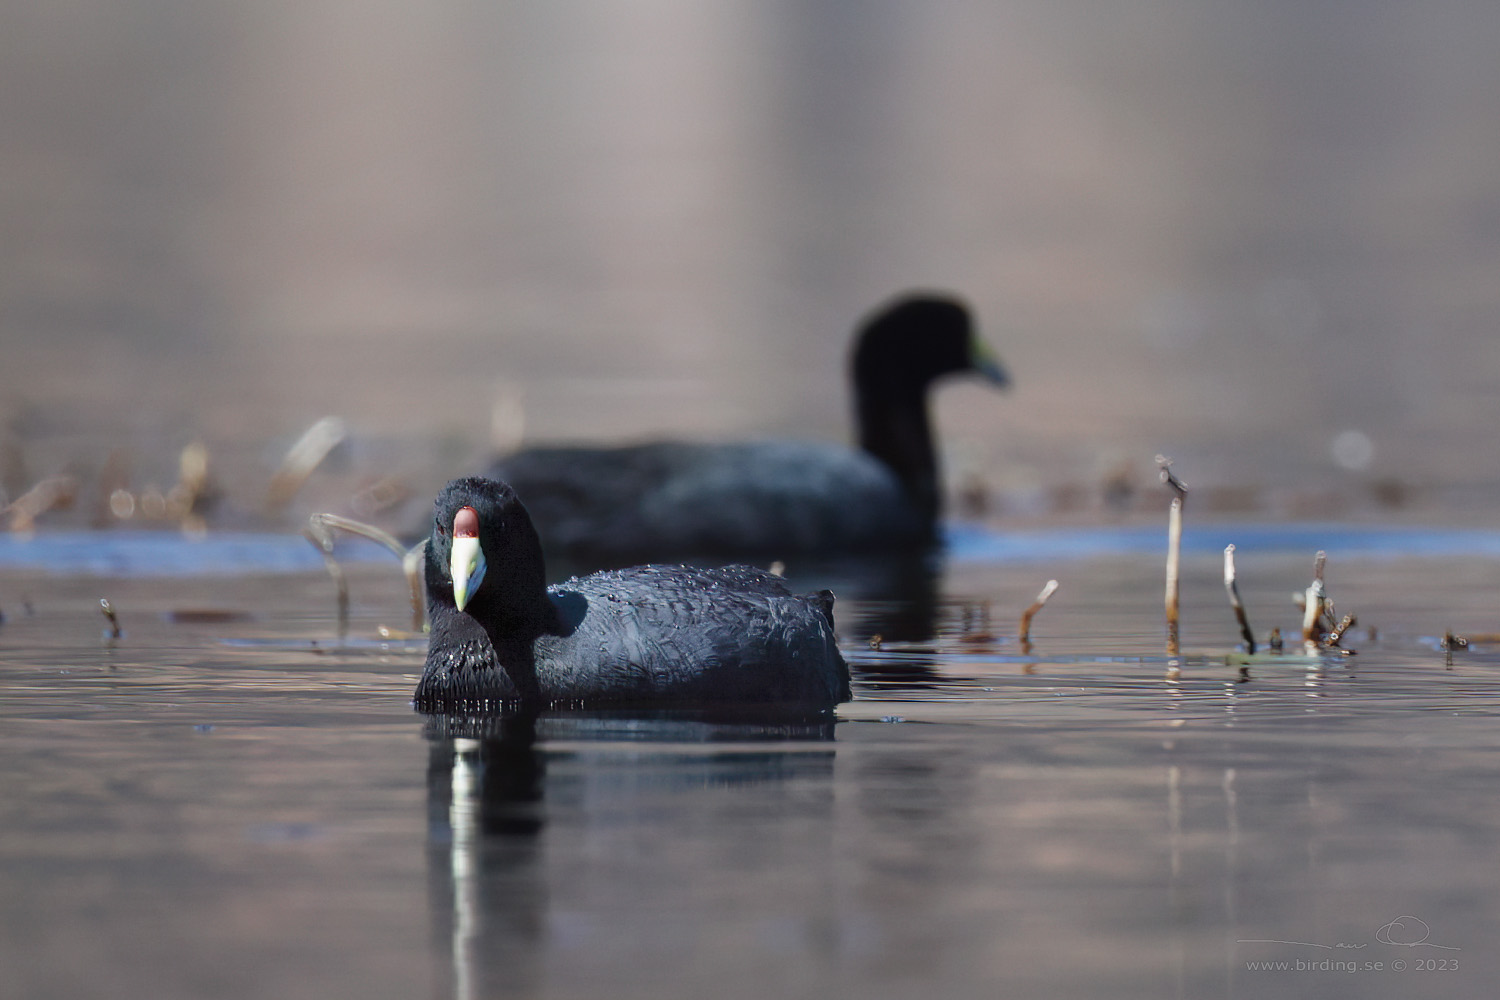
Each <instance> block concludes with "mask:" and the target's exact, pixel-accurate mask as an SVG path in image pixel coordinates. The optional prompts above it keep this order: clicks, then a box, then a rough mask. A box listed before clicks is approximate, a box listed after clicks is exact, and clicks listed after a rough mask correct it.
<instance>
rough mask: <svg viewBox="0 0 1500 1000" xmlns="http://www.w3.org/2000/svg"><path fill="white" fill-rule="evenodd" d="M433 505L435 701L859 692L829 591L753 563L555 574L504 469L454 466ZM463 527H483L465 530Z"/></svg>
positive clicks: (807, 701) (474, 706) (579, 701)
mask: <svg viewBox="0 0 1500 1000" xmlns="http://www.w3.org/2000/svg"><path fill="white" fill-rule="evenodd" d="M466 512H472V514H470V513H466ZM433 514H434V516H433V527H432V534H431V537H430V539H429V542H428V549H427V570H426V580H427V611H428V620H429V623H430V626H431V634H430V637H429V640H428V652H427V663H426V666H425V668H424V670H423V672H422V678H421V680H420V681H419V682H418V684H417V689H416V695H415V703H416V705H417V707H418V708H419V709H421V710H423V711H428V712H444V711H472V710H485V709H496V708H505V707H511V706H521V705H525V706H540V707H579V708H584V707H597V706H608V705H650V706H692V707H714V706H739V705H760V706H777V707H786V708H796V709H801V710H815V711H824V710H828V709H831V708H832V707H833V706H834V705H836V704H838V703H839V702H842V701H846V700H848V698H849V670H848V667H847V666H846V665H845V663H844V659H843V657H842V656H841V655H840V654H839V651H838V647H837V645H836V644H835V641H834V632H833V595H832V594H831V593H829V592H828V591H822V592H820V593H818V594H812V595H808V596H798V595H795V594H793V593H791V591H789V590H788V589H787V588H786V585H785V584H784V583H783V582H782V580H781V579H780V578H779V577H776V576H773V575H771V574H769V573H765V572H763V571H761V570H758V569H754V568H751V567H749V566H727V567H724V568H721V569H697V568H690V567H685V566H637V567H632V568H630V569H623V570H611V571H608V572H604V573H596V574H593V575H591V576H585V577H578V578H574V579H571V580H568V581H566V582H564V583H561V584H558V585H557V586H554V587H551V588H548V587H547V585H546V579H545V565H544V562H543V557H542V549H541V543H540V541H539V540H538V537H537V532H536V529H535V528H534V527H533V526H532V523H531V519H530V517H529V515H528V514H527V509H526V507H525V506H523V505H522V503H521V501H520V500H519V499H518V498H517V496H516V493H515V491H514V490H512V489H511V488H510V487H509V486H507V485H506V484H504V483H499V482H495V481H493V480H488V479H480V478H471V479H459V480H455V481H454V482H452V483H449V484H448V486H447V487H446V488H444V489H443V491H442V492H441V493H440V494H439V495H438V498H437V500H436V502H435V504H434V512H433ZM465 534H471V535H473V536H476V537H475V538H474V540H473V541H470V540H468V539H465V538H461V537H460V538H458V539H457V541H455V536H463V535H465ZM455 553H457V557H456V558H455ZM476 553H477V554H476ZM470 567H477V569H476V570H474V571H472V572H471V568H470ZM456 578H457V579H458V583H457V584H455V579H456Z"/></svg>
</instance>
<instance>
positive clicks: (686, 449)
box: [490, 294, 1008, 565]
mask: <svg viewBox="0 0 1500 1000" xmlns="http://www.w3.org/2000/svg"><path fill="white" fill-rule="evenodd" d="M964 372H968V373H973V374H977V375H981V376H983V377H985V378H987V379H988V380H990V381H991V382H992V383H994V384H996V385H1000V386H1003V385H1006V384H1007V382H1008V377H1007V375H1006V374H1005V372H1004V370H1003V369H1002V368H1001V367H1000V364H999V362H998V361H997V360H996V359H995V357H994V355H993V354H992V353H991V352H990V351H989V350H988V348H987V347H986V346H985V344H984V343H983V341H982V340H981V339H980V338H979V337H978V335H977V333H976V331H975V329H974V325H973V322H972V320H971V317H970V313H969V310H968V308H967V307H966V306H965V305H964V304H963V303H962V302H960V301H959V300H958V299H956V298H953V297H951V296H944V295H934V294H920V295H908V296H904V297H902V298H899V299H896V300H895V301H893V302H891V303H888V304H887V305H885V306H884V307H882V308H880V309H879V310H877V311H876V312H875V313H874V314H872V315H871V316H870V317H869V318H868V319H866V320H865V321H864V322H863V323H862V324H861V325H860V327H859V329H858V331H857V332H856V335H855V341H854V349H853V352H852V356H851V359H850V375H851V380H852V382H853V388H854V403H855V413H856V418H857V423H858V430H859V448H858V449H851V448H848V447H844V446H840V445H835V444H819V443H814V442H798V441H759V442H738V443H725V444H718V443H693V442H683V441H664V442H651V443H646V444H638V445H627V446H622V447H612V448H599V447H545V448H534V449H527V450H524V451H521V452H517V453H515V454H513V455H509V456H507V457H505V458H503V459H501V460H500V461H499V462H497V463H496V464H495V465H494V466H493V468H492V469H491V471H490V475H491V477H492V478H495V479H500V480H503V481H505V482H508V483H510V484H511V485H512V486H514V487H515V489H516V490H517V491H519V492H520V493H521V495H522V496H524V497H525V498H526V503H527V507H528V508H529V509H530V511H531V514H532V517H533V518H534V519H535V522H536V525H537V527H538V529H539V530H540V531H541V533H542V536H543V538H545V539H546V545H547V549H548V552H549V553H551V554H554V555H558V556H563V557H565V558H567V559H569V560H570V561H573V562H576V563H582V564H589V565H621V564H623V563H625V562H630V561H639V560H643V559H646V560H658V559H680V558H703V557H719V558H726V557H732V558H742V559H748V558H754V559H760V560H767V559H777V558H786V557H788V556H791V555H796V554H809V553H823V554H827V553H858V552H876V551H882V550H891V549H912V548H918V547H923V546H927V545H930V544H931V543H932V542H933V541H934V539H935V538H936V535H937V526H938V521H939V518H940V516H941V512H942V495H941V489H940V484H939V479H940V476H939V469H938V458H937V450H936V447H935V445H934V443H933V439H932V430H931V423H930V419H929V416H928V400H927V397H928V393H929V390H930V389H931V388H932V386H933V384H934V383H935V382H937V381H938V380H940V379H942V378H943V377H945V376H948V375H953V374H957V373H964Z"/></svg>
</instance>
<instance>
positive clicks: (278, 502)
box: [266, 417, 345, 512]
mask: <svg viewBox="0 0 1500 1000" xmlns="http://www.w3.org/2000/svg"><path fill="white" fill-rule="evenodd" d="M344 434H345V430H344V422H343V421H342V420H340V419H339V418H338V417H324V418H323V419H321V420H319V421H317V422H316V423H314V424H313V425H312V426H311V427H309V428H308V429H307V430H305V431H303V432H302V436H301V437H300V438H298V439H297V442H296V443H295V444H293V445H292V446H291V447H290V448H288V449H287V453H286V457H285V458H283V459H282V460H281V467H280V468H278V469H277V470H276V473H275V475H273V476H272V477H271V485H270V487H269V488H268V489H267V490H266V510H268V511H271V512H275V511H278V510H280V509H281V508H283V507H285V506H286V505H287V504H288V503H290V502H291V499H292V497H294V496H296V495H297V491H298V490H300V489H302V484H303V483H305V482H307V477H308V476H310V475H312V473H313V470H314V469H316V468H317V467H318V466H319V465H320V464H322V462H323V459H325V458H327V457H328V453H329V452H331V451H333V449H334V448H336V447H338V444H339V442H340V441H342V440H344Z"/></svg>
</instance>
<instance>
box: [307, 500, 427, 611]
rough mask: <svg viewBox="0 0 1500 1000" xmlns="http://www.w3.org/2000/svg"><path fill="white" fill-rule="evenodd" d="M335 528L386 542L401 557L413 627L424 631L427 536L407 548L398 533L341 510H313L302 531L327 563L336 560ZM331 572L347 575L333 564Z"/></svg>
mask: <svg viewBox="0 0 1500 1000" xmlns="http://www.w3.org/2000/svg"><path fill="white" fill-rule="evenodd" d="M333 529H338V530H339V531H347V532H348V533H349V534H351V535H359V536H360V537H361V538H368V539H369V540H370V541H372V542H375V543H376V544H378V545H382V546H384V547H385V548H386V549H388V550H390V552H391V553H392V554H393V555H395V557H396V558H397V559H400V560H401V571H402V573H404V574H405V576H406V586H407V589H408V591H409V592H410V593H411V620H412V631H414V632H420V631H422V620H423V617H424V615H425V612H426V608H425V605H424V602H423V600H422V556H423V555H424V554H425V553H426V552H427V540H426V539H425V538H424V539H423V540H422V541H421V542H419V543H417V544H416V545H414V546H413V547H411V548H410V549H408V548H407V547H406V546H404V545H402V544H401V542H400V541H399V540H397V538H396V536H394V535H392V534H391V533H390V532H388V531H383V530H381V529H380V528H377V527H375V526H374V525H373V524H366V523H364V522H363V521H356V520H354V519H353V518H350V517H343V516H341V515H339V514H312V515H309V516H308V518H307V530H306V531H304V532H303V535H304V536H305V537H307V538H308V539H310V540H311V541H312V543H313V544H314V545H316V546H317V547H318V551H319V552H321V553H322V554H323V561H324V563H325V564H328V563H329V562H330V561H331V560H333ZM328 572H329V574H330V575H332V576H333V577H334V580H335V581H340V580H343V578H344V573H343V570H342V569H339V570H338V571H337V572H336V573H335V571H334V570H333V569H332V568H331V567H330V569H329V571H328ZM342 587H343V591H344V596H343V597H342V598H341V599H342V600H343V602H344V604H345V606H346V607H345V611H346V612H347V604H348V593H347V591H348V585H347V583H344V584H342ZM341 634H342V633H341Z"/></svg>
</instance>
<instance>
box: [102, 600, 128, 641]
mask: <svg viewBox="0 0 1500 1000" xmlns="http://www.w3.org/2000/svg"><path fill="white" fill-rule="evenodd" d="M99 610H100V611H102V612H103V613H104V620H105V621H107V622H109V631H108V632H106V633H104V637H105V638H106V639H118V638H120V637H121V636H123V635H124V634H125V631H124V630H123V629H121V628H120V618H119V616H118V615H116V614H115V606H114V605H113V604H110V603H109V598H107V597H101V598H99Z"/></svg>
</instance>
